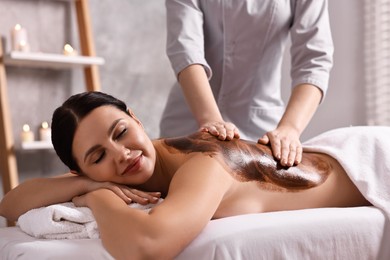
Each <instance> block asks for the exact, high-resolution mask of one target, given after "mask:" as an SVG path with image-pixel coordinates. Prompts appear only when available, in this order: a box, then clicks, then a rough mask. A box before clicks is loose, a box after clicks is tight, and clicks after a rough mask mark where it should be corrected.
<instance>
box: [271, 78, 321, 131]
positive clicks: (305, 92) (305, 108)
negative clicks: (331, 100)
mask: <svg viewBox="0 0 390 260" xmlns="http://www.w3.org/2000/svg"><path fill="white" fill-rule="evenodd" d="M321 98H322V92H321V90H320V89H319V88H317V87H316V86H313V85H310V84H301V85H298V86H296V87H295V88H294V89H293V90H292V93H291V96H290V99H289V102H288V104H287V108H286V111H285V113H284V115H283V117H282V119H281V120H280V122H279V124H278V127H290V128H293V129H295V130H296V131H297V133H299V134H302V132H303V131H304V130H305V128H306V126H307V125H308V124H309V122H310V120H311V119H312V117H313V115H314V113H315V112H316V110H317V108H318V105H319V103H320V101H321Z"/></svg>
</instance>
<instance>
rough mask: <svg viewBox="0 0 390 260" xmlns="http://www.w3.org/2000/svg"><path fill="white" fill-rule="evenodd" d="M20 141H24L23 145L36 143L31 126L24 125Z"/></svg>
mask: <svg viewBox="0 0 390 260" xmlns="http://www.w3.org/2000/svg"><path fill="white" fill-rule="evenodd" d="M20 139H21V140H22V143H29V142H33V141H34V133H33V132H32V131H31V130H30V126H29V125H28V124H24V125H23V129H22V133H21V134H20Z"/></svg>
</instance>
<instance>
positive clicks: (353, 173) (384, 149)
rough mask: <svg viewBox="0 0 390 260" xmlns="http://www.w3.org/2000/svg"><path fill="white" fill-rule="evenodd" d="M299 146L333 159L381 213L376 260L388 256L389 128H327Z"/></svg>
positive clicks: (389, 207)
mask: <svg viewBox="0 0 390 260" xmlns="http://www.w3.org/2000/svg"><path fill="white" fill-rule="evenodd" d="M303 149H304V151H312V152H320V153H325V154H328V155H330V156H332V157H333V158H335V159H336V160H337V161H338V162H339V163H340V164H341V165H342V167H343V168H344V169H345V171H346V172H347V174H348V176H349V178H350V179H351V180H352V182H353V183H354V184H355V185H356V187H357V188H358V189H359V191H360V192H361V193H362V194H363V196H364V197H365V198H366V199H367V200H368V201H369V202H370V203H371V204H372V205H373V206H375V207H377V208H379V209H381V210H382V211H383V212H384V213H385V215H386V217H387V220H386V221H387V224H386V227H385V229H386V230H384V233H383V234H384V236H383V238H382V246H381V252H380V255H379V257H378V259H390V127H386V126H354V127H345V128H340V129H335V130H331V131H328V132H325V133H323V134H321V135H319V136H316V137H314V138H312V139H310V140H308V141H307V142H304V143H303Z"/></svg>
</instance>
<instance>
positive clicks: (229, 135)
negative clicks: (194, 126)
mask: <svg viewBox="0 0 390 260" xmlns="http://www.w3.org/2000/svg"><path fill="white" fill-rule="evenodd" d="M200 131H205V132H208V133H210V134H211V135H214V136H216V137H218V139H220V140H232V139H234V138H240V134H239V132H238V129H237V127H236V126H235V125H234V124H233V123H230V122H208V123H206V124H203V125H202V126H201V127H200Z"/></svg>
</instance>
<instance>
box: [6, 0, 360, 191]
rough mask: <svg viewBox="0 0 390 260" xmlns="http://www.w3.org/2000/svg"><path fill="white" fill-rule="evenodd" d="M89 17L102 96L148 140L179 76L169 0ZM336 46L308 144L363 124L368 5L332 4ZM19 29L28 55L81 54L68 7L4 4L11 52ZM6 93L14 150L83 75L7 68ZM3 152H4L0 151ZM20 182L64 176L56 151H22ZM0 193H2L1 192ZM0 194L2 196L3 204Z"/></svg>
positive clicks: (95, 9) (125, 3)
mask: <svg viewBox="0 0 390 260" xmlns="http://www.w3.org/2000/svg"><path fill="white" fill-rule="evenodd" d="M89 6H90V14H91V19H92V27H93V35H94V40H95V47H96V53H97V56H100V57H103V58H104V59H105V61H106V63H105V65H104V66H102V67H100V78H101V83H102V90H103V91H104V92H108V93H110V94H113V95H115V96H117V97H120V98H121V99H123V100H124V101H126V102H127V103H128V105H129V106H130V107H131V108H132V109H133V110H134V112H135V113H136V114H137V115H138V117H139V118H140V119H141V121H142V122H143V124H144V126H145V129H146V131H147V133H148V134H149V136H150V137H151V138H156V137H158V136H159V129H158V124H159V120H160V116H161V113H162V109H163V107H164V104H165V101H166V97H167V93H168V91H169V90H170V88H171V86H172V84H173V82H174V81H175V77H174V75H173V72H172V70H171V67H170V64H169V61H168V59H167V57H166V55H165V35H166V28H165V15H166V14H165V9H164V0H90V1H89ZM329 13H330V19H331V26H332V34H333V39H334V43H335V56H334V62H335V64H334V68H333V70H332V73H331V79H330V87H329V92H328V93H327V96H326V99H325V100H324V102H323V104H322V105H321V107H320V108H319V110H318V112H317V113H316V114H315V116H314V119H313V120H312V122H311V124H310V126H309V127H308V128H307V130H306V131H305V132H304V133H303V136H302V140H306V139H308V138H310V137H312V136H314V135H316V134H318V133H321V132H323V131H325V130H328V129H332V128H336V127H343V126H350V125H362V124H366V113H365V103H364V91H365V90H364V62H363V48H364V46H363V29H364V21H363V3H362V1H355V0H343V1H336V0H330V1H329ZM16 23H20V24H21V25H22V26H23V27H25V28H26V29H27V31H28V37H29V43H30V48H31V51H41V52H48V53H61V52H62V48H63V46H64V44H65V43H70V44H71V45H72V46H74V47H75V48H76V49H77V48H78V35H77V30H76V24H75V14H74V12H73V5H72V3H71V1H55V0H0V34H1V36H2V37H4V39H5V42H6V46H5V47H6V50H7V51H9V50H10V30H11V28H13V27H14V25H15V24H16ZM285 59H286V61H287V62H286V65H285V66H284V72H285V77H284V79H283V83H284V86H285V89H284V96H285V97H286V98H287V97H288V95H289V91H290V89H289V85H290V82H289V65H288V61H289V55H288V54H286V57H285ZM6 72H7V79H8V95H9V103H10V107H11V114H12V124H13V134H14V137H15V139H16V144H17V145H18V144H19V135H20V132H21V128H22V125H23V124H24V123H28V124H29V125H30V126H31V127H32V129H33V130H34V131H35V132H36V135H37V134H38V133H37V130H38V127H39V126H40V124H41V122H42V121H49V122H50V120H51V114H52V112H53V110H54V109H55V108H56V107H57V106H59V105H60V104H61V103H62V102H63V101H64V100H65V99H66V98H67V97H68V96H70V95H71V94H74V93H77V92H80V91H83V90H84V81H83V80H84V79H83V74H82V72H81V71H80V70H65V71H64V70H49V69H27V68H17V67H7V68H6ZM0 152H4V151H0ZM17 157H18V169H19V172H20V179H21V181H23V180H24V179H26V178H30V177H37V176H49V175H52V174H58V173H62V172H64V171H66V168H65V167H64V166H63V165H62V164H61V162H60V161H59V160H58V159H57V158H56V156H55V154H54V153H53V152H51V151H38V152H23V151H18V153H17ZM0 189H1V188H0ZM1 196H2V193H0V198H1Z"/></svg>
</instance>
